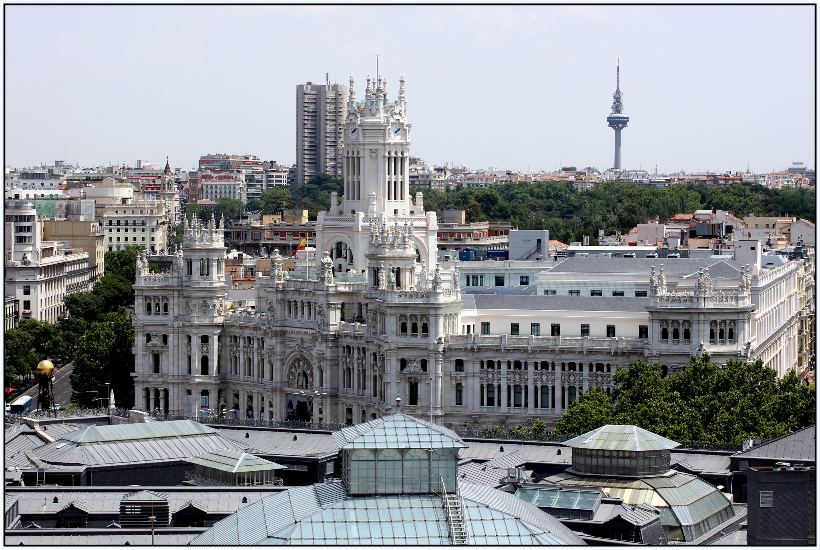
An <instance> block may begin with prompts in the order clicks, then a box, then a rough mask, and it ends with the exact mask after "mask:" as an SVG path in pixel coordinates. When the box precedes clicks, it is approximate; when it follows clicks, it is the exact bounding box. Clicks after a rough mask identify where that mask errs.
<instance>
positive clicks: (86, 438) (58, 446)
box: [33, 420, 245, 466]
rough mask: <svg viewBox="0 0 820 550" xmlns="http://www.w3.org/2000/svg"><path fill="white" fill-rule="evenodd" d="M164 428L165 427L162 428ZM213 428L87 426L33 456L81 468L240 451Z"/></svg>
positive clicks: (157, 424) (188, 424)
mask: <svg viewBox="0 0 820 550" xmlns="http://www.w3.org/2000/svg"><path fill="white" fill-rule="evenodd" d="M164 424H167V426H164ZM244 448H245V444H243V443H238V442H234V441H230V440H228V439H225V438H223V437H220V436H219V434H218V433H217V432H216V430H214V429H213V428H210V427H208V426H204V425H202V424H199V423H197V422H191V421H190V420H179V421H174V422H151V423H146V424H120V425H112V426H90V427H87V428H83V429H81V430H78V431H76V432H72V433H70V434H67V435H65V436H64V437H62V438H60V439H58V440H56V441H54V442H52V443H49V444H48V445H44V446H42V447H40V448H38V449H35V450H34V451H33V453H34V455H35V456H36V457H37V458H39V459H40V460H42V461H43V462H45V463H48V464H52V465H66V464H76V465H82V466H99V465H109V466H110V465H116V464H136V463H146V462H166V461H177V460H183V459H186V458H191V457H194V456H198V455H201V454H204V453H207V452H210V451H215V450H244Z"/></svg>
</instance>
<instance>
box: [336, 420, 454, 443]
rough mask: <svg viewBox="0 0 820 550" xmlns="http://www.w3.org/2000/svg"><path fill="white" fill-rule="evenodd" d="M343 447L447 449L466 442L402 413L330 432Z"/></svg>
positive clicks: (445, 430)
mask: <svg viewBox="0 0 820 550" xmlns="http://www.w3.org/2000/svg"><path fill="white" fill-rule="evenodd" d="M333 439H335V440H336V444H337V445H338V446H339V447H340V448H342V449H448V448H454V447H465V446H466V445H465V444H464V442H463V441H462V440H461V438H460V437H459V436H458V435H456V433H455V432H454V431H452V430H451V429H449V428H445V427H444V426H439V425H437V424H431V423H429V422H427V421H426V420H421V419H420V418H416V417H414V416H409V415H406V414H403V413H396V414H391V415H388V416H383V417H381V418H377V419H376V420H371V421H369V422H364V423H362V424H356V425H353V426H348V427H345V428H342V429H341V430H339V431H336V432H333Z"/></svg>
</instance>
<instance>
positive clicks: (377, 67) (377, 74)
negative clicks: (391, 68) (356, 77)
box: [376, 54, 379, 83]
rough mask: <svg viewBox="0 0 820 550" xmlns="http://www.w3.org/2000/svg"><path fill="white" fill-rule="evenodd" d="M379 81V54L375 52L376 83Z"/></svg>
mask: <svg viewBox="0 0 820 550" xmlns="http://www.w3.org/2000/svg"><path fill="white" fill-rule="evenodd" d="M378 82H379V54H376V83H378Z"/></svg>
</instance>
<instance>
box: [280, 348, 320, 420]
mask: <svg viewBox="0 0 820 550" xmlns="http://www.w3.org/2000/svg"><path fill="white" fill-rule="evenodd" d="M287 387H288V390H287V409H286V410H285V420H296V421H300V422H310V421H311V418H312V416H313V411H312V408H313V407H312V406H313V403H312V402H311V399H310V395H311V394H312V392H313V366H312V365H311V363H310V360H308V358H307V357H305V356H304V355H297V356H295V357H293V358H292V359H291V360H290V362H289V363H288V368H287Z"/></svg>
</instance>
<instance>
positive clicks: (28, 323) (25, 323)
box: [17, 319, 54, 359]
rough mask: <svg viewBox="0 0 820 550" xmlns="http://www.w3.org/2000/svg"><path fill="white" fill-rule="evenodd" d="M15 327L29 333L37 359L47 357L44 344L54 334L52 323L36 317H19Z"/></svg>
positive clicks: (46, 343)
mask: <svg viewBox="0 0 820 550" xmlns="http://www.w3.org/2000/svg"><path fill="white" fill-rule="evenodd" d="M17 329H18V330H21V331H23V332H25V333H27V334H29V335H31V339H32V346H33V348H34V353H36V354H37V356H38V357H39V359H46V358H48V353H47V351H46V346H47V345H48V342H49V341H50V340H51V338H52V336H53V335H54V326H53V325H51V324H49V323H46V322H44V321H37V320H36V319H21V320H20V323H19V324H18V326H17Z"/></svg>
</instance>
